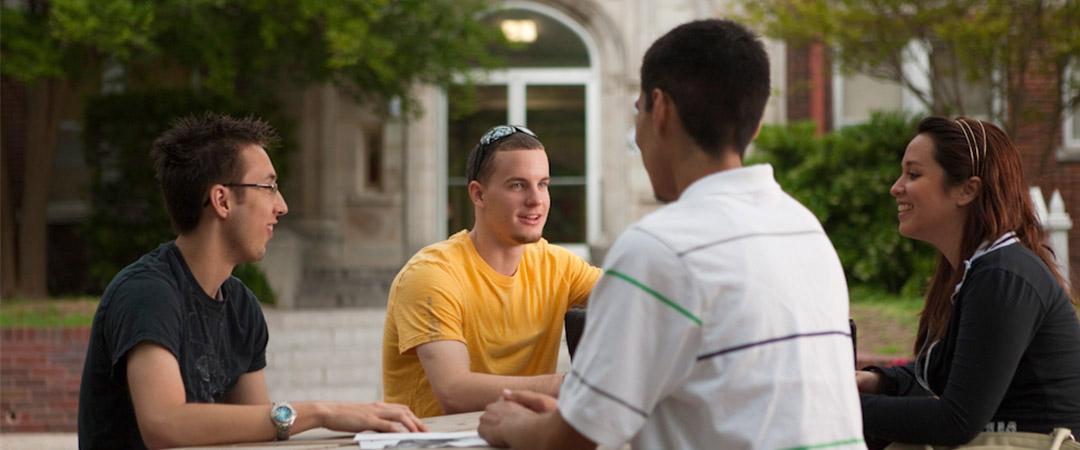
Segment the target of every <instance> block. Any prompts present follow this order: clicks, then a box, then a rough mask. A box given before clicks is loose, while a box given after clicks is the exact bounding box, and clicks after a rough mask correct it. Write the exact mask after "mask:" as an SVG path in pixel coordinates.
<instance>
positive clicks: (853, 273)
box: [747, 113, 935, 296]
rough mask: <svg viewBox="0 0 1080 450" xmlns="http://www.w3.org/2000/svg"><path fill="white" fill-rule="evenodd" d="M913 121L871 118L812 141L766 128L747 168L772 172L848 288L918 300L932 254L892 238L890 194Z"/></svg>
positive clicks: (806, 130)
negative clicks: (810, 219) (813, 225)
mask: <svg viewBox="0 0 1080 450" xmlns="http://www.w3.org/2000/svg"><path fill="white" fill-rule="evenodd" d="M916 123H917V122H916V119H915V118H914V117H911V116H907V115H903V114H896V113H889V114H886V113H875V114H874V115H873V116H872V118H871V119H870V121H869V122H866V123H864V124H860V125H853V126H849V127H844V128H841V129H840V130H837V131H834V132H832V133H828V134H825V135H822V136H815V135H814V124H813V123H796V124H791V125H786V126H765V127H763V128H762V130H761V134H760V135H759V136H758V138H757V140H756V141H754V151H753V153H752V154H751V156H750V157H749V158H748V160H747V162H748V163H760V162H767V163H770V164H772V165H773V168H774V169H775V172H776V178H777V181H779V182H780V185H781V186H783V187H784V190H786V191H787V192H788V193H790V194H791V195H792V196H793V197H795V198H796V199H798V200H799V201H800V202H802V204H804V205H806V207H807V208H809V209H810V211H812V212H813V213H814V215H815V216H817V218H818V220H820V221H821V223H822V225H823V226H824V227H825V232H826V233H828V235H829V238H830V239H831V240H832V243H833V246H834V247H836V251H837V253H838V254H839V255H840V261H841V263H842V264H843V266H844V272H845V274H846V275H847V279H848V284H850V285H853V286H861V287H866V288H872V289H880V290H884V291H886V292H890V293H894V294H903V295H905V296H918V295H920V294H921V293H922V292H923V289H924V288H925V286H926V283H927V280H928V278H929V276H930V274H931V273H932V271H933V263H934V255H935V252H934V249H933V248H932V247H931V246H929V245H927V244H925V243H922V242H919V241H915V240H913V239H908V238H905V237H903V236H900V234H899V233H898V232H897V229H896V227H897V222H896V202H895V201H894V200H893V198H892V196H891V195H889V188H890V187H891V186H892V184H893V182H894V181H896V178H897V177H898V176H899V175H900V160H901V158H902V157H903V154H904V149H905V148H906V147H907V143H908V141H910V140H911V138H912V137H914V134H915V125H916Z"/></svg>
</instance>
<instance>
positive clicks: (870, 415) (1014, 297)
mask: <svg viewBox="0 0 1080 450" xmlns="http://www.w3.org/2000/svg"><path fill="white" fill-rule="evenodd" d="M924 361H925V360H924ZM915 366H916V365H915V363H914V362H913V363H911V364H909V365H907V366H902V367H893V368H888V369H882V371H883V374H884V375H885V379H884V385H883V393H884V394H886V395H863V396H862V407H863V425H864V428H865V433H866V435H867V438H868V439H882V440H888V441H895V442H906V443H915V444H931V445H959V444H963V443H965V442H966V441H967V440H968V439H970V438H971V437H973V435H974V434H975V433H977V432H980V431H1020V432H1033V433H1049V432H1050V431H1051V430H1052V429H1053V428H1058V427H1064V428H1071V429H1072V432H1073V434H1076V435H1080V320H1077V312H1076V310H1075V309H1074V308H1073V306H1072V305H1071V304H1070V303H1069V299H1068V297H1066V296H1065V292H1064V290H1062V288H1061V286H1060V285H1058V283H1057V282H1056V281H1055V280H1054V277H1053V275H1051V273H1050V271H1049V270H1048V269H1047V268H1046V265H1045V264H1043V263H1042V261H1041V260H1040V259H1039V258H1038V257H1037V256H1036V255H1035V254H1034V253H1032V252H1031V251H1030V250H1028V249H1027V248H1026V247H1024V246H1023V245H1021V244H1013V245H1009V246H1006V247H1003V248H1000V249H998V250H995V251H992V252H989V253H987V254H985V255H983V256H981V257H980V258H978V259H976V260H975V261H974V262H972V265H971V269H970V270H969V271H968V273H967V276H966V278H965V280H964V282H963V285H962V286H961V289H960V292H959V293H958V294H957V295H956V298H955V303H954V304H953V309H952V315H951V316H950V318H949V325H948V329H947V331H946V333H945V336H944V337H943V338H942V339H941V341H940V342H939V343H938V344H937V345H936V346H935V348H934V350H933V351H932V352H931V358H930V362H929V364H928V366H927V367H926V368H925V372H926V373H927V375H928V376H927V377H926V379H927V381H928V385H929V387H930V390H931V391H933V393H936V395H938V396H939V397H940V398H934V397H933V396H932V395H931V394H930V393H928V392H926V391H925V390H924V389H922V387H921V386H920V385H919V384H918V382H917V380H916V378H915V370H916V367H915ZM920 368H921V367H920Z"/></svg>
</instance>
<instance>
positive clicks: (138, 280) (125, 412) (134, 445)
mask: <svg viewBox="0 0 1080 450" xmlns="http://www.w3.org/2000/svg"><path fill="white" fill-rule="evenodd" d="M221 298H222V300H220V301H219V300H215V299H213V298H211V297H209V296H207V295H206V293H205V292H203V290H202V289H201V288H200V287H199V285H198V283H197V282H196V281H195V277H194V276H192V274H191V271H190V270H189V269H188V266H187V263H186V262H185V261H184V259H183V257H182V256H181V254H180V250H179V249H177V247H176V244H175V243H173V242H168V243H165V244H162V245H161V246H160V247H158V248H157V249H156V250H154V251H152V252H150V253H148V254H146V255H143V256H142V257H141V258H139V260H138V261H135V262H134V263H132V264H131V265H129V266H127V267H125V268H124V269H123V270H121V271H120V273H119V274H117V275H116V277H115V278H113V280H112V282H111V283H109V286H108V287H107V288H106V289H105V293H104V295H102V297H101V303H100V304H99V305H98V309H97V313H96V314H95V315H94V323H93V326H92V328H91V331H90V345H89V348H88V349H87V351H86V365H85V366H84V367H83V376H82V385H81V387H80V390H79V448H80V449H120V448H125V449H139V448H145V447H146V446H145V445H144V444H143V441H142V437H141V435H140V434H139V428H138V424H137V423H136V420H135V410H134V407H133V406H132V403H131V395H130V392H129V391H128V386H127V365H126V358H125V356H126V355H127V352H128V351H129V350H131V349H132V348H133V347H135V345H136V344H139V343H140V342H153V343H155V344H157V345H160V346H162V347H164V348H165V349H167V350H169V351H170V352H172V354H173V355H174V356H175V357H176V360H177V362H178V363H179V365H180V375H181V377H182V378H183V381H184V391H185V394H186V397H187V402H188V403H221V402H223V401H224V399H225V394H226V393H227V392H228V391H229V389H231V388H232V387H233V386H234V385H235V384H236V381H237V379H239V377H240V376H241V375H243V374H245V373H248V372H253V371H257V370H260V369H262V368H264V367H266V343H267V339H268V334H267V330H266V321H265V319H264V318H263V314H262V309H261V308H260V307H259V303H258V301H257V300H256V298H255V295H254V294H252V293H251V291H250V290H248V289H247V287H245V286H244V284H243V283H241V282H240V280H238V279H236V278H234V277H229V279H228V280H226V281H225V283H224V284H222V286H221Z"/></svg>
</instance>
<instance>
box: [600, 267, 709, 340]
mask: <svg viewBox="0 0 1080 450" xmlns="http://www.w3.org/2000/svg"><path fill="white" fill-rule="evenodd" d="M607 273H609V274H611V275H613V276H615V277H616V278H620V279H622V280H624V281H626V282H627V283H630V284H632V285H634V286H637V287H638V289H641V290H643V291H645V292H647V293H648V294H649V295H651V296H653V298H655V299H657V300H660V302H661V303H663V304H665V305H668V306H670V307H671V309H674V310H675V311H678V312H679V314H682V315H684V316H686V318H687V319H690V321H692V322H694V323H696V324H698V326H701V319H699V318H698V317H697V316H695V315H694V314H693V313H691V312H690V311H687V310H686V308H683V307H682V306H681V305H679V304H678V303H675V302H673V301H671V299H669V298H667V297H664V295H663V294H661V293H659V292H656V291H654V290H653V289H652V288H650V287H648V286H646V285H644V284H642V283H641V282H640V281H638V280H635V279H633V278H632V277H631V276H629V275H627V274H624V273H622V272H618V271H615V270H610V269H608V271H607Z"/></svg>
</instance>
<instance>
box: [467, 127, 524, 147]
mask: <svg viewBox="0 0 1080 450" xmlns="http://www.w3.org/2000/svg"><path fill="white" fill-rule="evenodd" d="M514 133H525V134H527V135H529V136H532V137H536V133H533V132H532V130H530V129H528V128H525V127H519V126H517V125H498V126H495V127H492V128H491V129H490V130H488V131H487V133H484V135H483V136H480V145H481V146H483V147H487V146H489V145H491V144H494V143H496V142H499V141H501V140H503V139H505V138H506V137H507V136H510V135H512V134H514Z"/></svg>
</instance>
